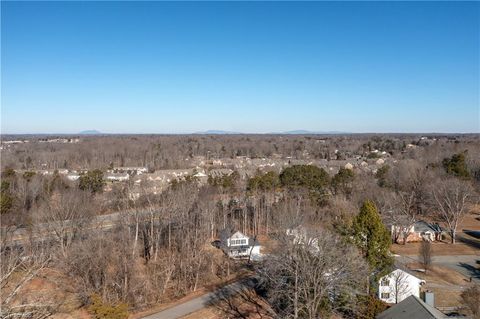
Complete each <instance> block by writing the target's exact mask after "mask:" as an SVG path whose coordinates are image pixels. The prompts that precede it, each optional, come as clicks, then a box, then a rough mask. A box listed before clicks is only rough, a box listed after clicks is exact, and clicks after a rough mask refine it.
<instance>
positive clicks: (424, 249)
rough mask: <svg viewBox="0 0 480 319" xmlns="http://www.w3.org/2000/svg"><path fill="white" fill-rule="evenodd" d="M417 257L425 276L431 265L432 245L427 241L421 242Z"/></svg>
mask: <svg viewBox="0 0 480 319" xmlns="http://www.w3.org/2000/svg"><path fill="white" fill-rule="evenodd" d="M419 257H420V262H421V263H422V265H423V269H424V270H425V274H426V273H427V271H428V269H430V266H431V264H432V243H431V242H430V241H429V240H423V241H422V242H421V244H420V251H419Z"/></svg>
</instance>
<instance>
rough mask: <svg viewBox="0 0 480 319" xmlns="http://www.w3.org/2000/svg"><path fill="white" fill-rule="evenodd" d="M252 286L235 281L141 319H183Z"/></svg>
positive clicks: (249, 282)
mask: <svg viewBox="0 0 480 319" xmlns="http://www.w3.org/2000/svg"><path fill="white" fill-rule="evenodd" d="M251 285H252V282H251V281H250V280H242V281H237V282H235V283H233V284H230V285H227V286H225V287H223V288H220V289H217V290H216V291H214V292H210V293H207V294H205V295H202V296H200V297H197V298H195V299H192V300H190V301H187V302H184V303H182V304H180V305H177V306H173V307H171V308H168V309H166V310H163V311H160V312H157V313H156V314H153V315H149V316H146V317H143V319H175V318H181V317H184V316H186V315H188V314H190V313H192V312H195V311H198V310H201V309H203V308H205V307H207V306H209V305H211V304H212V303H213V302H215V301H217V300H219V299H220V298H222V297H227V296H228V297H229V296H232V295H234V294H236V293H238V292H240V291H241V290H243V289H245V288H246V287H249V286H251Z"/></svg>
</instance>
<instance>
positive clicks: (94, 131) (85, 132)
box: [78, 130, 102, 135]
mask: <svg viewBox="0 0 480 319" xmlns="http://www.w3.org/2000/svg"><path fill="white" fill-rule="evenodd" d="M78 134H80V135H101V134H102V132H100V131H97V130H86V131H81V132H80V133H78Z"/></svg>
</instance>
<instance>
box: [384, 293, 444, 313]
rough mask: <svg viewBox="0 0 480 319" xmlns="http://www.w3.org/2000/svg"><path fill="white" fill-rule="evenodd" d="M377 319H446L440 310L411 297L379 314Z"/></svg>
mask: <svg viewBox="0 0 480 319" xmlns="http://www.w3.org/2000/svg"><path fill="white" fill-rule="evenodd" d="M375 318H376V319H444V318H447V317H446V316H445V315H444V314H443V313H441V312H440V311H439V310H437V309H435V308H434V307H432V306H429V305H427V304H426V303H424V302H423V301H422V300H420V299H419V298H418V297H415V296H413V295H412V296H410V297H408V298H406V299H404V300H403V301H401V302H400V303H398V304H396V305H394V306H392V307H390V308H388V309H387V310H385V311H384V312H382V313H380V314H378V315H377V316H376V317H375Z"/></svg>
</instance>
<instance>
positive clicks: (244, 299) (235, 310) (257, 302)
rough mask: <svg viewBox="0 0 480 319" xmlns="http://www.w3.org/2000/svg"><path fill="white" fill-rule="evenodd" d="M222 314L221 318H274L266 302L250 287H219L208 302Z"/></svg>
mask: <svg viewBox="0 0 480 319" xmlns="http://www.w3.org/2000/svg"><path fill="white" fill-rule="evenodd" d="M209 305H210V306H213V307H215V308H216V309H217V310H219V311H220V312H221V313H222V314H223V316H222V317H223V318H235V319H237V318H238V319H248V318H262V319H271V318H274V316H273V313H272V311H271V309H269V307H268V304H266V303H265V302H262V301H261V298H260V297H259V296H258V295H257V294H256V292H255V290H254V289H252V288H247V287H243V288H236V289H235V292H232V291H231V290H224V289H220V290H219V291H217V292H216V293H215V295H214V297H213V298H212V299H211V300H210V302H209Z"/></svg>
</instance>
